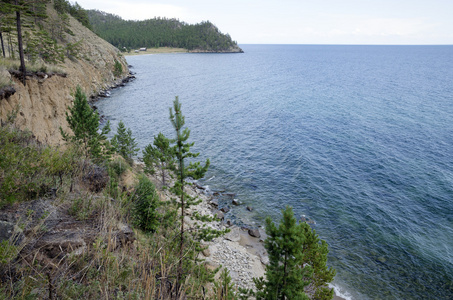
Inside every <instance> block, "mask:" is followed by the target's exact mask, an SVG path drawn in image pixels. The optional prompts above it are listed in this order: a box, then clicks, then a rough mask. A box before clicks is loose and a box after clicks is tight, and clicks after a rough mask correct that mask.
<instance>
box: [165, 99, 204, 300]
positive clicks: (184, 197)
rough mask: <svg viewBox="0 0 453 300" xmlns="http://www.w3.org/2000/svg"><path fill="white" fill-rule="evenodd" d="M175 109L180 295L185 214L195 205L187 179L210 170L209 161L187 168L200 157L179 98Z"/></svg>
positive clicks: (197, 177) (178, 279) (202, 174)
mask: <svg viewBox="0 0 453 300" xmlns="http://www.w3.org/2000/svg"><path fill="white" fill-rule="evenodd" d="M173 108H174V110H175V113H174V114H173V110H172V109H171V108H170V121H171V123H172V125H173V127H174V128H175V132H176V139H175V140H174V142H175V143H176V145H175V146H174V153H175V156H176V160H177V168H176V175H177V177H178V180H177V181H176V182H175V186H174V188H173V191H174V192H175V194H176V195H178V196H179V197H180V206H181V220H180V222H181V228H180V233H179V234H180V243H179V266H178V274H177V283H176V291H177V293H178V295H179V287H180V285H181V279H182V275H183V263H184V214H185V211H186V209H187V208H188V207H189V206H190V205H191V204H193V203H194V199H193V198H191V197H189V195H188V194H186V193H185V192H184V185H185V179H186V178H187V177H192V178H193V179H199V178H202V177H203V176H204V174H205V173H206V171H207V170H208V168H209V159H208V160H206V163H205V165H204V166H201V164H200V162H196V163H192V162H191V163H190V164H189V166H185V164H184V163H185V161H184V160H185V159H186V158H195V157H197V156H198V155H199V153H192V152H190V147H192V146H193V145H194V143H187V140H188V139H189V135H190V130H189V129H188V128H184V129H183V127H184V124H185V118H184V116H183V115H182V112H181V104H180V103H179V99H178V97H176V98H175V100H174V102H173Z"/></svg>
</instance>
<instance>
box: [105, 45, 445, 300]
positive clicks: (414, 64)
mask: <svg viewBox="0 0 453 300" xmlns="http://www.w3.org/2000/svg"><path fill="white" fill-rule="evenodd" d="M241 47H242V48H243V49H244V51H245V53H244V54H159V55H146V56H131V57H127V60H128V62H129V64H131V65H132V66H133V68H132V70H133V71H134V72H136V73H137V74H136V76H137V79H136V80H135V81H133V82H132V83H130V84H128V85H127V86H126V87H124V88H121V89H117V90H115V91H114V92H113V93H112V97H110V98H107V99H105V100H102V101H99V102H98V103H97V104H96V105H97V106H98V108H99V110H100V113H101V114H104V115H105V116H106V117H107V118H108V119H110V120H111V122H112V128H113V129H114V130H115V128H116V125H117V123H118V122H119V121H120V120H123V121H124V123H125V124H126V126H127V127H129V128H131V129H132V131H133V133H134V136H135V137H136V139H137V141H138V142H139V146H140V147H141V149H144V147H145V146H146V145H147V144H149V143H152V141H153V137H154V136H155V135H157V134H158V133H159V132H163V133H164V134H165V135H167V136H171V137H172V136H173V134H174V133H173V128H172V126H171V123H170V121H169V119H168V117H169V112H168V109H169V107H171V106H172V102H173V100H174V98H175V96H179V99H180V101H181V103H182V112H183V114H184V115H185V117H186V125H187V126H188V128H190V129H191V136H190V140H191V141H194V142H195V146H194V148H193V150H194V151H199V152H201V155H200V158H201V159H206V158H210V159H211V168H210V171H209V172H208V174H207V176H206V179H205V180H204V181H202V184H204V185H209V187H210V189H212V190H215V189H217V190H221V189H226V190H228V191H230V192H234V193H236V196H235V197H236V198H237V199H239V200H240V201H241V202H242V203H244V205H241V206H239V207H233V209H232V211H231V212H230V213H229V215H228V217H229V218H232V219H233V220H234V221H235V222H236V223H238V224H239V223H241V222H245V223H249V224H254V225H255V226H258V225H260V224H263V220H264V218H265V217H266V216H270V217H272V218H273V219H274V220H279V218H280V216H281V212H280V211H281V209H283V208H284V207H285V206H286V205H291V206H293V207H294V211H295V213H296V214H297V216H302V215H305V216H306V217H307V218H309V219H311V220H314V221H315V222H316V224H315V225H312V226H313V228H315V229H316V231H317V233H318V234H319V235H320V236H321V238H323V239H325V240H326V241H327V242H328V244H329V249H330V253H329V265H330V266H333V267H334V268H335V269H336V270H337V276H336V278H335V281H334V285H335V286H336V287H337V288H340V289H341V290H342V291H343V293H347V295H348V296H349V297H350V298H353V299H452V298H453V46H315V45H313V46H308V45H242V46H241ZM223 201H224V202H223V203H221V205H226V204H227V201H230V200H227V199H224V200H223ZM246 205H250V206H252V207H253V208H254V210H253V212H247V211H246V209H245V206H246Z"/></svg>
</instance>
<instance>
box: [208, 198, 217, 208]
mask: <svg viewBox="0 0 453 300" xmlns="http://www.w3.org/2000/svg"><path fill="white" fill-rule="evenodd" d="M209 204H211V205H212V206H214V207H217V206H219V200H217V199H212V200H211V202H209Z"/></svg>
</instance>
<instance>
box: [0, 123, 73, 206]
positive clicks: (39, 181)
mask: <svg viewBox="0 0 453 300" xmlns="http://www.w3.org/2000/svg"><path fill="white" fill-rule="evenodd" d="M0 145H1V147H0V208H1V207H2V206H5V205H7V204H12V203H15V202H18V201H25V200H31V199H34V198H36V197H39V196H43V195H45V194H46V193H47V192H49V190H50V187H51V186H54V185H56V183H57V181H59V182H60V186H61V184H62V183H63V179H64V177H67V176H70V175H71V173H72V172H73V170H74V169H75V166H76V156H74V153H73V152H72V151H71V150H66V151H58V150H55V149H53V148H51V147H44V146H40V145H39V144H38V142H37V141H36V140H35V139H34V137H33V135H32V134H31V133H30V132H27V131H19V130H16V129H14V128H12V127H11V126H5V127H0Z"/></svg>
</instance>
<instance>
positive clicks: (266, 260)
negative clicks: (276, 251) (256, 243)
mask: <svg viewBox="0 0 453 300" xmlns="http://www.w3.org/2000/svg"><path fill="white" fill-rule="evenodd" d="M260 261H261V263H262V264H263V265H268V264H269V256H267V255H263V254H260Z"/></svg>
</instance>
